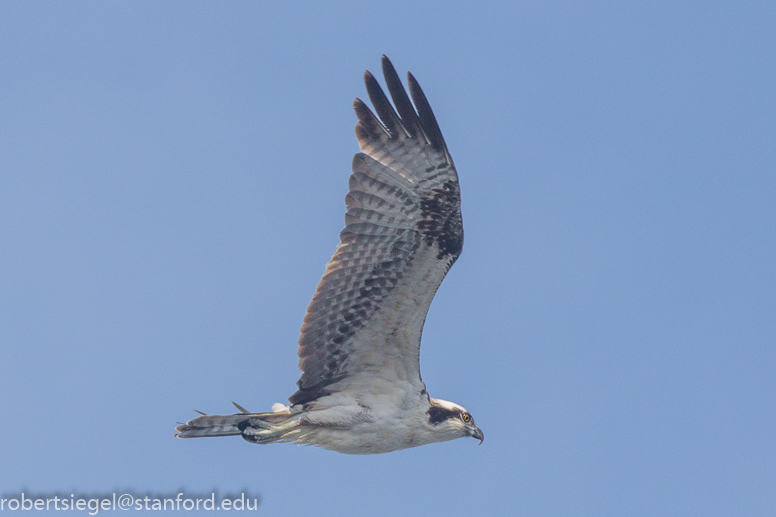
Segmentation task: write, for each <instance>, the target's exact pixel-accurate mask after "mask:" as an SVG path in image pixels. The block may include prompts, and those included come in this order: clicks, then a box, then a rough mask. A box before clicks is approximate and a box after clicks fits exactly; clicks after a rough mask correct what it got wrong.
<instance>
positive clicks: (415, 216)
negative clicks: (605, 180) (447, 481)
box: [175, 56, 483, 454]
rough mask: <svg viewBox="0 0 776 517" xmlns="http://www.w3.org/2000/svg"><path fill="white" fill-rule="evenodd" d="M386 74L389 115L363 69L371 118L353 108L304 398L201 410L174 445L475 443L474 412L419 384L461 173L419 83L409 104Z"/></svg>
mask: <svg viewBox="0 0 776 517" xmlns="http://www.w3.org/2000/svg"><path fill="white" fill-rule="evenodd" d="M382 67H383V74H384V76H385V82H386V85H387V87H388V91H389V93H390V95H391V98H392V99H393V106H392V105H391V102H390V101H389V100H388V98H387V97H386V95H385V93H384V92H383V90H382V88H381V87H380V85H379V84H378V82H377V80H376V79H375V78H374V77H373V76H372V74H371V73H369V72H368V71H367V72H365V74H364V81H365V83H366V89H367V92H368V94H369V99H370V100H371V101H372V105H373V106H374V109H375V112H376V114H377V116H375V114H374V113H372V111H371V110H370V109H369V108H368V107H367V105H366V104H365V103H364V102H362V101H361V100H360V99H356V100H355V101H354V103H353V107H354V109H355V112H356V116H357V117H358V122H357V123H356V138H357V139H358V143H359V147H360V149H361V152H360V153H358V154H356V155H355V156H354V157H353V174H352V175H351V176H350V180H349V189H350V191H349V192H348V194H347V196H346V197H345V204H346V206H347V212H346V214H345V229H344V230H342V232H341V233H340V244H339V246H338V247H337V251H336V252H335V253H334V256H333V257H332V259H331V260H330V261H329V263H328V264H327V265H326V271H325V273H324V275H323V278H322V279H321V281H320V283H319V284H318V288H317V290H316V292H315V295H314V296H313V299H312V302H310V306H309V307H308V308H307V314H305V317H304V323H303V325H302V329H301V336H300V338H299V351H298V355H299V368H300V370H302V376H301V378H300V379H299V381H298V382H297V386H298V387H299V389H298V390H297V391H296V393H294V394H293V395H291V397H289V399H288V400H289V402H290V405H285V404H279V403H276V404H274V405H273V406H272V411H271V412H269V413H252V412H250V411H247V410H246V409H244V408H242V407H241V406H239V405H237V404H235V403H233V404H234V405H235V406H236V407H237V409H238V410H239V411H240V412H239V413H237V414H234V415H223V416H222V415H207V414H204V413H201V415H202V416H200V417H197V418H195V419H193V420H190V421H189V422H187V423H186V424H183V425H181V426H179V427H177V431H178V433H177V434H176V435H175V436H177V437H179V438H197V437H207V436H237V435H240V436H242V437H243V438H244V439H245V440H246V441H248V442H251V443H259V444H267V443H277V442H296V443H298V444H304V445H316V446H318V447H322V448H324V449H329V450H333V451H337V452H341V453H345V454H379V453H385V452H391V451H396V450H400V449H406V448H409V447H417V446H419V445H426V444H430V443H435V442H444V441H448V440H453V439H455V438H461V437H465V436H470V437H474V438H476V439H478V440H480V443H482V440H483V433H482V431H481V430H480V429H479V428H478V427H477V425H475V423H474V419H473V418H472V416H471V414H470V413H469V412H468V411H466V409H464V408H463V407H461V406H460V405H458V404H455V403H453V402H448V401H445V400H441V399H435V398H431V397H430V396H429V394H428V391H427V390H426V385H425V384H424V382H423V380H422V379H421V376H420V363H419V354H420V338H421V333H422V332H423V324H424V322H425V319H426V314H427V313H428V308H429V305H431V300H432V299H433V298H434V295H435V294H436V292H437V289H438V288H439V286H440V284H441V283H442V280H443V279H444V277H445V275H446V274H447V272H448V271H449V270H450V268H451V267H452V265H453V264H454V263H455V261H456V259H457V258H458V256H459V255H460V254H461V249H462V247H463V225H462V220H461V196H460V190H459V187H458V174H457V173H456V170H455V166H454V165H453V160H452V158H451V157H450V153H449V152H448V150H447V145H446V144H445V141H444V139H443V138H442V133H441V131H440V130H439V125H438V124H437V121H436V119H435V117H434V114H433V112H432V111H431V107H430V106H429V104H428V101H427V100H426V96H425V95H424V94H423V91H422V90H421V89H420V86H419V85H418V82H417V81H416V80H415V78H414V77H413V76H412V74H407V76H408V77H407V80H408V84H409V91H410V95H411V96H412V101H410V97H409V96H408V95H407V92H406V91H405V89H404V87H403V86H402V83H401V80H400V79H399V76H398V75H397V73H396V70H395V69H394V67H393V65H392V64H391V62H390V61H389V60H388V58H387V57H385V56H383V58H382ZM413 102H414V106H413ZM394 106H395V109H394Z"/></svg>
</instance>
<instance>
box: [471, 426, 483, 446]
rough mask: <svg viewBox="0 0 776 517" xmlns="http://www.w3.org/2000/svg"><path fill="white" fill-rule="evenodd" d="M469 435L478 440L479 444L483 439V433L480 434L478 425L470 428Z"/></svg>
mask: <svg viewBox="0 0 776 517" xmlns="http://www.w3.org/2000/svg"><path fill="white" fill-rule="evenodd" d="M471 437H472V438H477V439H478V440H479V441H480V445H482V442H483V441H485V435H484V434H482V431H480V428H479V427H475V428H474V429H473V430H472V434H471Z"/></svg>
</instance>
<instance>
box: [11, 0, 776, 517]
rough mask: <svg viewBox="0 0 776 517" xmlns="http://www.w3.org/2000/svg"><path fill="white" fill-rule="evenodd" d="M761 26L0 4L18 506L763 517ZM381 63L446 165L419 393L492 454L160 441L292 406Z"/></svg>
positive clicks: (774, 120) (626, 8)
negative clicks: (207, 501)
mask: <svg viewBox="0 0 776 517" xmlns="http://www.w3.org/2000/svg"><path fill="white" fill-rule="evenodd" d="M774 5H775V4H774V3H773V2H759V3H758V2H745V1H744V2H741V1H729V2H723V1H719V2H685V3H681V2H680V3H677V2H660V1H655V2H647V3H642V5H636V3H635V2H615V1H611V2H565V1H561V2H546V1H541V2H538V1H537V2H520V1H509V2H482V3H480V2H418V1H412V2H405V1H397V2H380V3H376V2H372V3H361V2H349V1H339V2H336V3H335V2H263V1H262V2H258V1H257V2H228V3H227V2H138V1H133V2H121V3H119V2H42V3H36V2H10V1H9V2H3V3H2V4H0V70H1V72H0V76H2V77H1V78H0V341H1V342H0V347H1V350H2V352H1V353H0V370H1V371H2V374H0V392H1V393H2V397H0V415H2V416H0V419H2V420H1V421H0V428H1V430H0V435H1V438H0V491H2V493H4V494H6V495H8V494H11V495H13V494H15V493H18V492H20V491H21V490H23V489H24V490H26V491H27V492H28V493H29V492H34V493H39V494H41V493H43V494H46V493H48V494H50V493H54V492H59V493H65V494H70V493H73V492H75V493H81V494H104V493H110V492H112V491H113V490H131V491H134V492H135V493H146V492H150V493H156V494H159V493H171V492H177V491H178V490H179V489H181V488H184V489H185V490H186V491H187V492H189V493H194V492H199V493H209V492H210V491H212V490H214V489H215V490H218V492H219V494H221V495H223V494H226V493H233V492H239V491H241V490H243V489H246V490H248V491H249V492H250V493H252V494H258V495H260V496H261V498H262V502H261V507H260V510H261V512H262V513H263V514H266V515H279V514H283V515H303V514H305V513H306V514H313V515H322V516H326V515H366V514H367V512H368V514H369V515H376V516H389V515H390V516H394V515H402V514H406V515H422V514H424V515H443V514H444V515H507V514H510V515H531V516H558V515H590V516H603V515H612V516H622V515H629V516H631V515H704V516H711V515H715V516H716V515H719V516H731V515H774V513H776V375H775V373H776V273H775V272H774V264H776V225H775V224H774V223H775V222H776V143H775V141H776V93H775V92H776V29H775V27H776V7H775V6H774ZM383 53H385V54H387V55H388V56H389V57H390V58H391V59H392V60H393V62H394V64H395V65H396V67H397V69H398V71H399V73H400V75H401V76H402V77H405V74H406V71H407V70H410V71H412V72H413V74H414V75H415V76H416V77H417V78H418V80H419V81H420V83H421V85H422V86H423V88H424V90H425V92H426V94H427V96H428V98H429V99H430V102H431V105H432V106H433V108H434V110H435V112H436V115H437V118H438V120H439V122H440V125H441V127H442V131H443V133H444V135H445V137H446V140H447V143H448V146H449V148H450V151H451V153H452V155H453V158H454V160H455V163H456V165H457V167H458V171H459V176H460V181H461V190H462V197H463V215H464V225H465V229H466V242H465V245H464V252H463V255H462V256H461V258H460V260H459V261H458V263H457V264H456V265H455V267H454V268H453V269H452V270H451V273H450V274H449V275H448V278H447V280H446V281H445V283H444V284H443V285H442V288H441V289H440V291H439V293H438V295H437V298H436V300H435V301H434V303H433V305H432V307H431V312H430V314H429V317H428V320H427V322H426V327H425V332H424V341H423V343H424V345H423V349H422V351H421V365H422V372H423V378H424V380H425V381H426V384H427V385H428V388H429V392H430V393H431V395H432V396H435V397H439V398H443V399H447V400H453V401H456V402H458V403H460V404H462V405H464V406H465V407H466V408H467V409H469V410H470V411H471V412H472V414H473V415H474V417H475V419H476V421H477V423H478V424H479V426H480V427H481V428H482V429H483V431H484V432H485V436H486V439H485V442H484V444H483V445H481V446H480V445H478V444H477V442H476V441H475V440H471V439H462V440H457V441H454V442H448V443H444V444H435V445H430V446H426V447H421V448H417V449H411V450H406V451H401V452H395V453H391V454H387V455H381V456H371V457H353V456H345V455H340V454H337V453H333V452H329V451H324V450H321V449H317V448H312V447H298V446H295V445H273V446H266V447H260V446H253V445H249V444H247V443H245V442H244V441H243V440H241V439H240V438H221V439H202V440H178V439H175V438H173V431H174V427H175V425H176V422H177V421H185V420H187V419H190V418H192V417H194V416H196V414H195V413H194V412H193V409H199V410H202V411H205V412H209V413H224V412H227V413H231V412H233V409H232V406H231V404H230V401H232V400H234V401H236V402H238V403H240V404H242V405H244V406H245V407H247V408H248V409H251V410H255V411H263V410H268V409H269V408H270V406H271V404H272V403H273V402H278V401H283V402H284V401H285V400H286V398H287V397H288V396H289V395H290V394H291V393H293V392H294V390H295V382H296V380H297V378H298V375H299V372H298V370H297V357H296V342H297V339H298V332H299V327H300V325H301V322H302V316H303V314H304V311H305V308H306V307H307V304H308V302H309V301H310V298H311V296H312V294H313V292H314V289H315V286H316V284H317V282H318V280H319V278H320V276H321V274H322V273H323V270H324V265H325V263H326V262H327V261H328V259H329V258H330V257H331V255H332V253H333V252H334V249H335V247H336V245H337V242H338V233H339V231H340V229H341V228H342V226H343V215H344V202H343V198H344V196H345V193H346V191H347V178H348V175H349V173H350V161H351V157H352V155H353V153H355V152H356V151H357V150H358V148H357V145H356V141H355V137H354V134H353V126H354V124H355V121H356V118H355V115H354V114H353V111H352V108H351V104H352V100H353V98H354V97H356V96H359V97H362V98H366V94H365V90H364V86H363V82H362V73H363V71H364V70H365V69H370V70H372V71H373V72H375V74H376V75H378V77H379V79H380V81H381V82H382V74H380V73H379V72H380V56H381V54H383Z"/></svg>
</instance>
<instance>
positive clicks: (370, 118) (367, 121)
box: [353, 98, 391, 145]
mask: <svg viewBox="0 0 776 517" xmlns="http://www.w3.org/2000/svg"><path fill="white" fill-rule="evenodd" d="M353 110H354V111H355V112H356V116H357V117H358V122H359V123H358V124H356V138H358V141H359V143H361V144H362V145H363V144H365V143H371V141H372V140H373V139H374V140H379V139H380V136H382V137H383V138H385V139H388V138H390V137H391V135H390V133H389V132H388V130H387V129H386V128H385V126H383V124H382V123H381V122H380V121H379V120H378V119H377V117H375V114H374V113H372V110H370V109H369V107H368V106H367V105H366V104H364V101H362V100H361V99H358V98H356V99H355V100H354V101H353ZM378 135H379V136H378Z"/></svg>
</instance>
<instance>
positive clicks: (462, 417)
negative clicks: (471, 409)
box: [461, 413, 472, 424]
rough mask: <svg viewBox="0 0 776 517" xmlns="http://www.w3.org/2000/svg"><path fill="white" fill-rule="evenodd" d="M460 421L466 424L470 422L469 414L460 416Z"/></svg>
mask: <svg viewBox="0 0 776 517" xmlns="http://www.w3.org/2000/svg"><path fill="white" fill-rule="evenodd" d="M461 419H462V420H463V421H464V422H466V423H467V424H468V423H469V422H471V420H472V416H471V415H470V414H469V413H464V414H463V415H461Z"/></svg>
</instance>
